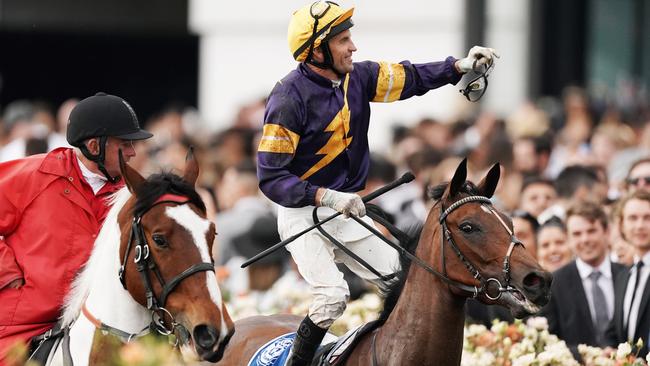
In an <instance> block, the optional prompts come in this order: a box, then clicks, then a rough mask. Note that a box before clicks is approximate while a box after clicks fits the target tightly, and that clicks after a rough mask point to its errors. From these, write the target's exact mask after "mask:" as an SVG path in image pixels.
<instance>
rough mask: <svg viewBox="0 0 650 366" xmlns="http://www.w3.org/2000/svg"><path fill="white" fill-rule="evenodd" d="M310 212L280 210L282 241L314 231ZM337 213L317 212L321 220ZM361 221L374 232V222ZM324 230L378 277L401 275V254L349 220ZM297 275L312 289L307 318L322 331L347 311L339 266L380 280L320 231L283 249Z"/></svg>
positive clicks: (305, 209) (332, 223) (321, 209)
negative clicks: (397, 273)
mask: <svg viewBox="0 0 650 366" xmlns="http://www.w3.org/2000/svg"><path fill="white" fill-rule="evenodd" d="M313 210H314V206H308V207H301V208H287V207H280V208H279V209H278V232H279V234H280V237H281V238H282V240H285V239H286V238H288V237H290V236H292V235H295V234H296V233H298V232H300V231H302V230H304V229H306V228H308V227H310V226H312V225H314V221H313V219H312V211H313ZM334 213H336V211H334V210H332V209H330V208H326V207H319V209H318V217H319V219H320V220H323V219H325V218H327V217H329V216H331V215H332V214H334ZM363 220H364V221H365V222H367V223H369V224H370V225H372V226H373V227H374V223H373V221H372V220H371V219H370V218H369V217H367V216H365V217H363ZM323 229H324V230H325V231H326V232H327V233H329V234H330V235H331V236H332V237H334V238H335V239H337V240H338V241H339V242H340V243H342V244H343V245H345V246H346V247H347V248H348V249H350V250H351V251H352V252H354V253H355V254H356V255H358V256H359V257H360V258H362V259H363V260H365V261H366V262H367V263H368V264H370V265H371V266H372V267H374V268H375V269H376V270H377V272H379V273H381V274H382V275H388V274H392V273H395V272H397V271H398V270H399V254H398V253H397V251H396V250H395V249H393V248H391V247H390V246H389V245H388V244H386V243H384V242H383V241H382V240H381V239H379V238H377V237H376V236H374V235H373V234H372V233H370V232H369V231H368V230H367V229H366V228H364V227H362V226H361V225H359V224H358V223H356V222H355V221H354V220H353V219H349V218H345V217H344V216H342V215H341V216H339V217H337V218H335V219H333V220H331V221H329V222H328V223H326V224H324V225H323ZM287 250H289V252H290V253H291V256H292V257H293V260H294V261H295V262H296V264H297V266H298V271H299V272H300V274H301V275H302V277H303V278H304V279H305V281H307V283H308V284H309V285H310V288H311V293H312V296H313V299H312V303H311V306H310V307H309V318H310V319H311V320H312V321H313V322H314V324H316V325H318V326H319V327H321V328H329V327H330V325H332V323H333V322H334V320H336V319H337V318H339V317H340V316H341V315H342V314H343V311H344V310H345V306H346V303H347V301H348V299H349V297H350V290H349V288H348V284H347V282H346V281H345V280H344V279H343V273H341V271H339V269H338V268H337V266H336V263H343V264H345V266H347V267H348V268H349V269H350V270H351V271H352V272H354V273H355V274H356V275H358V276H359V277H361V278H363V279H365V280H369V281H376V280H377V279H378V277H377V276H376V275H375V274H374V273H372V272H371V271H369V270H368V269H367V268H365V267H364V266H362V265H361V264H359V263H358V262H357V261H356V260H354V259H353V258H351V257H350V256H349V255H347V254H346V253H345V252H343V251H342V250H340V249H339V248H337V247H336V246H335V245H334V244H332V243H331V242H330V241H329V240H328V239H327V238H325V237H324V236H323V235H322V234H321V233H320V232H319V231H318V229H314V230H312V231H310V232H308V233H306V234H305V235H302V236H301V237H299V238H298V239H296V240H294V241H293V242H292V243H290V244H289V245H287Z"/></svg>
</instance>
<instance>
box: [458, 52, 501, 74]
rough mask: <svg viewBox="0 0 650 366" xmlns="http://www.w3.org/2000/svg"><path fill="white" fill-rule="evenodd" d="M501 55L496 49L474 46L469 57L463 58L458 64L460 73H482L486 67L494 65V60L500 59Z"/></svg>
mask: <svg viewBox="0 0 650 366" xmlns="http://www.w3.org/2000/svg"><path fill="white" fill-rule="evenodd" d="M499 57H500V56H499V54H498V53H497V51H496V50H495V49H494V48H488V47H481V46H474V47H472V48H471V49H470V50H469V53H468V54H467V57H465V58H461V59H460V60H458V61H457V62H456V67H457V68H458V71H460V72H462V73H463V74H464V73H466V72H470V71H472V70H474V71H480V70H481V69H482V68H483V67H482V66H484V65H488V66H489V65H492V63H493V62H494V58H499Z"/></svg>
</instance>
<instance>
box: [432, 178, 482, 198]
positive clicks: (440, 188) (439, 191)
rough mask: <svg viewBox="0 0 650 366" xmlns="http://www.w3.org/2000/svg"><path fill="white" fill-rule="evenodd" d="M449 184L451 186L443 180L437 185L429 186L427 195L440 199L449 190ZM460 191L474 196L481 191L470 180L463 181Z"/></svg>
mask: <svg viewBox="0 0 650 366" xmlns="http://www.w3.org/2000/svg"><path fill="white" fill-rule="evenodd" d="M447 186H449V182H442V183H440V184H438V185H436V186H435V187H429V189H428V192H427V195H428V196H429V198H431V199H433V200H434V201H439V200H441V199H442V198H443V196H444V194H445V191H446V190H447ZM459 193H465V194H469V195H472V196H475V195H478V194H479V191H478V188H477V187H476V185H475V184H474V183H472V182H470V181H466V182H465V183H463V186H462V187H461V190H460V192H459Z"/></svg>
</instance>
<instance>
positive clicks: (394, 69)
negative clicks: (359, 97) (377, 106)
mask: <svg viewBox="0 0 650 366" xmlns="http://www.w3.org/2000/svg"><path fill="white" fill-rule="evenodd" d="M405 80H406V73H405V72H404V65H402V64H389V63H388V62H383V61H382V62H380V63H379V74H378V75H377V91H376V93H375V98H374V99H373V100H372V101H373V102H383V103H386V102H394V101H396V100H398V99H399V96H400V95H401V94H402V89H404V82H405Z"/></svg>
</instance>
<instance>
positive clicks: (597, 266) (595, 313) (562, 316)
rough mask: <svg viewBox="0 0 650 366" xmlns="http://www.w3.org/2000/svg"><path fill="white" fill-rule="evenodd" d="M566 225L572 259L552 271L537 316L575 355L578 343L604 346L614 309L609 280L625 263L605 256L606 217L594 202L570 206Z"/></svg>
mask: <svg viewBox="0 0 650 366" xmlns="http://www.w3.org/2000/svg"><path fill="white" fill-rule="evenodd" d="M566 226H567V236H568V241H569V245H570V246H571V248H572V250H573V251H574V252H575V254H576V259H575V260H573V261H571V262H570V263H569V264H567V265H565V266H564V267H561V268H560V269H558V270H557V271H555V272H554V273H553V284H552V285H551V293H552V296H551V300H550V302H549V303H548V304H547V305H546V306H545V307H544V309H543V310H542V314H543V315H544V316H546V318H547V319H548V324H549V332H551V333H553V334H556V335H557V336H558V337H559V338H560V339H562V340H564V341H565V342H566V344H567V346H568V347H569V349H571V351H572V352H573V354H574V356H578V352H577V347H578V345H579V344H583V343H584V344H588V345H592V346H604V345H605V344H606V342H605V331H606V328H607V324H608V323H609V320H610V319H611V317H612V315H613V313H614V280H613V279H614V278H616V275H617V274H618V273H619V272H621V271H624V269H625V267H623V266H622V265H619V264H617V263H612V262H611V261H610V260H609V255H608V243H607V238H608V236H607V233H608V227H607V215H606V214H605V212H603V210H602V209H601V208H600V206H599V205H597V204H595V203H591V202H578V203H575V204H573V205H572V206H570V207H569V209H568V211H567V220H566Z"/></svg>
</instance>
